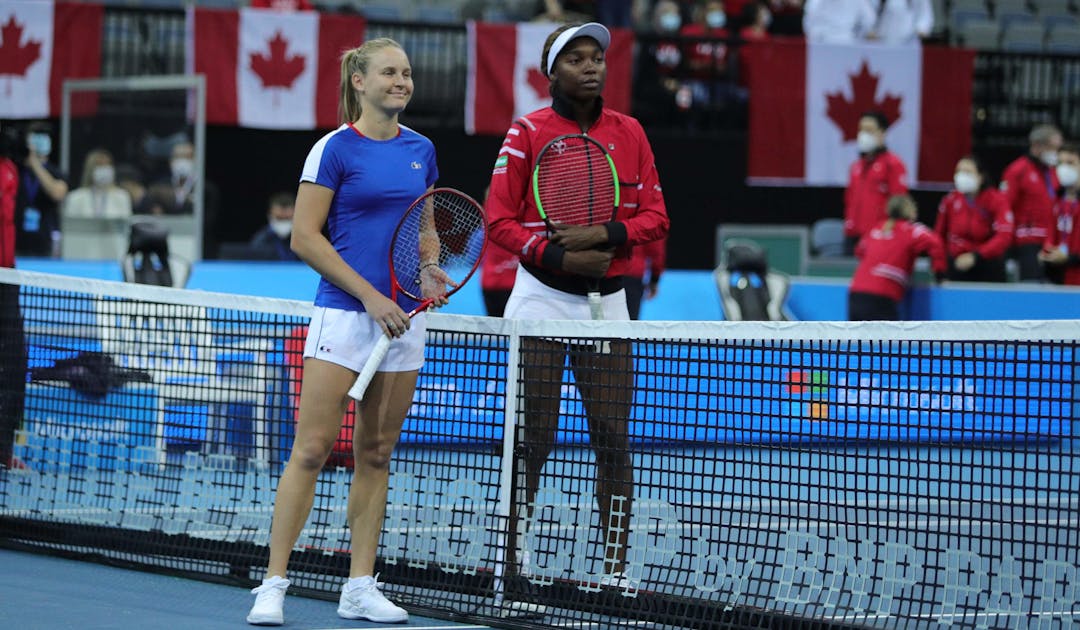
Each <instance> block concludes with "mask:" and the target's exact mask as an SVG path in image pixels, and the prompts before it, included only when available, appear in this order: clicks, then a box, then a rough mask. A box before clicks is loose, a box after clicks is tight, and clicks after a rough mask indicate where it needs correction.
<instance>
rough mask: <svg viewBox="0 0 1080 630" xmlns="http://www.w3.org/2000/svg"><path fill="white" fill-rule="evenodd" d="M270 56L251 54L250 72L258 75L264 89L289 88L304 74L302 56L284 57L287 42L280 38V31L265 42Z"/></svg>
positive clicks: (287, 46)
mask: <svg viewBox="0 0 1080 630" xmlns="http://www.w3.org/2000/svg"><path fill="white" fill-rule="evenodd" d="M267 44H268V45H269V48H270V56H269V57H267V56H266V55H264V54H263V53H251V71H252V72H254V73H255V74H257V75H259V79H260V80H262V84H263V87H264V88H268V87H281V88H285V89H288V88H291V87H292V84H293V82H294V81H296V78H297V77H299V76H300V74H301V73H303V72H304V63H305V62H304V56H303V55H292V56H286V54H285V53H286V52H287V51H288V49H289V41H288V40H287V39H285V38H284V37H282V36H281V31H278V32H277V33H275V34H274V37H273V38H271V39H270V40H268V41H267Z"/></svg>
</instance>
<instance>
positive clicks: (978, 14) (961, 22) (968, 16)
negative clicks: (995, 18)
mask: <svg viewBox="0 0 1080 630" xmlns="http://www.w3.org/2000/svg"><path fill="white" fill-rule="evenodd" d="M989 19H990V12H989V11H987V10H986V9H985V8H982V9H974V8H972V9H963V8H960V9H958V8H955V7H954V8H953V10H952V11H951V12H950V13H949V26H950V28H951V29H952V31H953V32H954V33H959V32H962V31H963V30H964V27H965V26H967V24H968V23H969V22H978V21H986V20H989Z"/></svg>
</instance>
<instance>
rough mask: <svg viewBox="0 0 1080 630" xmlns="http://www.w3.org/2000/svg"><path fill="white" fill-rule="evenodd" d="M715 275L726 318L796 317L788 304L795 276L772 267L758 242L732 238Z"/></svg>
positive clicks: (721, 307)
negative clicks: (792, 279) (791, 276)
mask: <svg viewBox="0 0 1080 630" xmlns="http://www.w3.org/2000/svg"><path fill="white" fill-rule="evenodd" d="M713 277H714V279H715V280H716V288H717V291H718V292H719V293H720V310H721V311H722V312H723V315H724V319H726V320H728V321H773V322H782V321H790V320H793V319H795V318H794V317H793V316H792V314H791V312H790V311H789V310H788V308H787V306H786V305H785V302H786V301H787V297H788V293H789V292H790V291H791V278H790V277H789V276H788V275H787V274H786V273H783V272H779V271H773V270H770V269H769V267H768V262H767V259H766V254H765V250H764V249H762V248H761V247H760V246H759V245H758V244H757V243H755V242H753V241H749V240H732V241H730V242H729V246H728V247H727V249H726V250H725V252H724V263H723V264H722V265H721V266H719V267H717V268H716V269H715V270H714V271H713Z"/></svg>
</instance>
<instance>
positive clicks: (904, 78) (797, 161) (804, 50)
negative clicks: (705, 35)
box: [743, 41, 975, 186]
mask: <svg viewBox="0 0 1080 630" xmlns="http://www.w3.org/2000/svg"><path fill="white" fill-rule="evenodd" d="M743 57H744V60H745V61H744V64H745V67H746V69H747V70H748V73H749V87H750V125H749V128H750V137H749V156H748V162H749V164H748V180H749V182H750V183H751V184H795V185H806V184H808V185H813V186H846V185H847V183H848V182H847V178H848V169H849V167H850V166H851V163H852V162H853V161H854V160H855V159H856V158H857V157H858V149H857V148H856V145H855V137H856V135H857V134H858V124H859V118H860V116H861V115H862V114H863V113H864V112H867V111H871V110H878V111H881V112H883V113H884V114H885V115H886V117H888V119H889V121H890V127H889V129H888V131H887V132H886V135H885V141H886V144H887V145H888V147H889V150H891V151H892V152H893V153H896V154H897V155H898V156H899V157H900V159H902V160H903V161H904V163H905V164H906V165H907V167H908V172H909V173H910V174H911V175H912V177H913V179H914V180H915V181H916V182H918V183H940V182H951V181H952V176H953V169H954V167H955V165H956V161H957V160H958V159H960V158H961V157H963V156H964V155H965V154H967V153H968V152H969V151H970V150H971V85H972V79H971V78H972V74H973V72H974V67H975V54H974V52H973V51H970V50H964V49H958V48H944V47H937V46H920V45H918V44H914V45H909V46H885V45H878V44H854V45H845V44H817V43H809V44H807V43H804V42H802V41H787V42H769V43H767V44H750V45H748V46H747V47H746V48H745V49H744V51H743Z"/></svg>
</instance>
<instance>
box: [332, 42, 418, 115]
mask: <svg viewBox="0 0 1080 630" xmlns="http://www.w3.org/2000/svg"><path fill="white" fill-rule="evenodd" d="M391 47H392V48H398V49H400V50H401V51H402V52H404V51H405V49H404V48H402V47H401V44H399V43H397V42H396V41H394V40H392V39H390V38H389V37H379V38H376V39H371V40H368V41H366V42H364V43H363V44H361V45H360V46H359V47H357V48H351V49H349V50H346V51H345V52H344V53H343V54H342V55H341V103H340V105H339V107H340V114H341V122H343V123H350V122H352V121H354V120H357V119H358V118H360V112H361V111H362V109H361V107H360V95H359V94H357V93H356V90H354V89H353V86H352V75H354V74H357V73H360V74H367V70H368V62H370V61H371V57H372V55H374V54H375V53H376V52H378V51H380V50H382V49H384V48H391Z"/></svg>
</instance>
